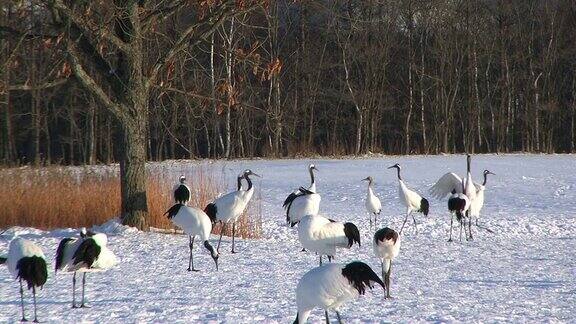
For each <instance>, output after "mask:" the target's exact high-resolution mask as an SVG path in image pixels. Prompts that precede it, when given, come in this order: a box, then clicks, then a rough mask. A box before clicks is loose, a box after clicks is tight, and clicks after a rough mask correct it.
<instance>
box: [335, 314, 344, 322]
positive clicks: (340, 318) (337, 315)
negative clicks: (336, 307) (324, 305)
mask: <svg viewBox="0 0 576 324" xmlns="http://www.w3.org/2000/svg"><path fill="white" fill-rule="evenodd" d="M336 317H338V323H340V324H342V323H344V322H342V317H341V316H340V313H338V311H336Z"/></svg>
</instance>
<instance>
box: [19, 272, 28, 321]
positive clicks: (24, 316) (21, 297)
mask: <svg viewBox="0 0 576 324" xmlns="http://www.w3.org/2000/svg"><path fill="white" fill-rule="evenodd" d="M20 305H21V306H22V319H21V320H20V321H21V322H28V320H27V319H26V314H25V313H24V288H23V287H22V278H20Z"/></svg>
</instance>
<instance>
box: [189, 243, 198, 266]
mask: <svg viewBox="0 0 576 324" xmlns="http://www.w3.org/2000/svg"><path fill="white" fill-rule="evenodd" d="M189 237H190V244H189V245H188V246H189V247H190V259H188V271H198V270H196V269H195V268H194V257H193V256H192V249H193V248H194V239H195V238H196V236H192V235H189Z"/></svg>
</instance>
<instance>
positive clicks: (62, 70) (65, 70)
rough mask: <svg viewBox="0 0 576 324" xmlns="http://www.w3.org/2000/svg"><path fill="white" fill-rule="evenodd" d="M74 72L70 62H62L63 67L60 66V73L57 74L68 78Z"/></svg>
mask: <svg viewBox="0 0 576 324" xmlns="http://www.w3.org/2000/svg"><path fill="white" fill-rule="evenodd" d="M71 74H72V68H71V67H70V64H69V63H68V62H64V63H62V67H61V68H60V70H59V71H58V73H57V74H56V75H57V76H58V77H59V78H61V77H63V78H67V77H69V76H70V75H71Z"/></svg>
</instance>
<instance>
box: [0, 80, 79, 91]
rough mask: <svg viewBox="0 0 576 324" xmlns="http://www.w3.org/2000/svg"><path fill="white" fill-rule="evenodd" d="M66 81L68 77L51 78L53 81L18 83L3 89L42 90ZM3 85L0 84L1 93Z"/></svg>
mask: <svg viewBox="0 0 576 324" xmlns="http://www.w3.org/2000/svg"><path fill="white" fill-rule="evenodd" d="M67 81H68V78H64V79H58V80H53V81H48V82H45V83H42V84H33V85H30V84H19V85H9V86H7V87H6V88H4V89H5V90H8V91H31V90H43V89H48V88H53V87H57V86H59V85H62V84H64V83H66V82H67ZM4 89H3V87H1V85H0V93H2V90H4Z"/></svg>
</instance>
